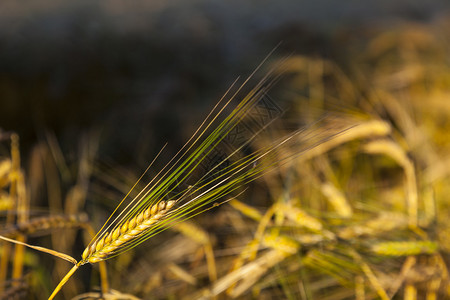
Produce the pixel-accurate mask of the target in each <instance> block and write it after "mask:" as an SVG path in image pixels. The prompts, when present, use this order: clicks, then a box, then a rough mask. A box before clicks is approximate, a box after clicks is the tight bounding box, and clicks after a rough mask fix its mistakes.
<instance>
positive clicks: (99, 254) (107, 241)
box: [82, 201, 176, 263]
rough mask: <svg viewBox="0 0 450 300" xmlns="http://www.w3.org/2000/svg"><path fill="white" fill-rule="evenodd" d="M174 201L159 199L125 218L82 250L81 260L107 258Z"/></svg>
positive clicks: (163, 213)
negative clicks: (132, 215)
mask: <svg viewBox="0 0 450 300" xmlns="http://www.w3.org/2000/svg"><path fill="white" fill-rule="evenodd" d="M175 202H176V201H161V202H160V203H158V204H155V205H153V206H150V207H148V208H147V209H145V210H143V211H142V212H140V213H139V214H137V215H136V216H134V217H133V218H131V219H128V220H125V221H124V222H122V223H120V224H119V225H117V226H116V227H115V229H113V230H111V231H110V232H109V233H108V232H106V233H105V234H103V235H102V236H101V238H100V239H98V240H97V241H95V242H94V243H92V245H90V246H88V247H87V248H86V249H85V250H84V252H83V256H82V258H83V260H82V261H83V262H84V263H87V262H90V263H96V262H99V261H102V260H105V259H106V258H108V256H111V255H113V254H114V252H115V251H116V250H117V249H119V248H120V247H122V246H124V245H125V244H126V243H127V242H129V241H131V240H132V239H134V238H136V237H139V236H141V235H142V234H143V233H144V232H146V231H147V229H149V228H150V227H152V226H153V225H154V224H155V223H157V222H158V221H159V220H160V219H161V218H162V217H164V216H165V214H166V213H167V212H168V211H169V210H170V209H171V208H172V207H173V206H174V205H175Z"/></svg>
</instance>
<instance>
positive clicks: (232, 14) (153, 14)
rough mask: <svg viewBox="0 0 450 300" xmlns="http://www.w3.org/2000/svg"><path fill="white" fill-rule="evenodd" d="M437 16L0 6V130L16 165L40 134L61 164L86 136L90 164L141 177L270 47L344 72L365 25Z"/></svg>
mask: <svg viewBox="0 0 450 300" xmlns="http://www.w3.org/2000/svg"><path fill="white" fill-rule="evenodd" d="M449 7H450V3H449V2H448V1H445V0H433V1H412V0H404V1H387V0H386V1H339V2H335V1H329V0H320V1H293V0H284V1H247V2H242V1H205V0H201V1H131V2H125V1H113V0H110V1H56V0H44V1H36V0H33V1H21V2H17V1H2V2H1V3H0V128H3V130H6V131H15V132H17V133H18V134H19V135H20V137H21V149H22V151H23V152H24V154H25V157H26V153H27V152H28V150H29V149H30V147H32V145H34V144H35V143H36V142H37V141H38V140H39V139H42V138H43V136H44V133H45V132H46V131H50V132H54V133H55V134H56V137H57V138H58V140H59V141H60V143H61V146H62V148H63V151H64V152H65V153H70V151H71V150H73V149H74V148H76V145H77V143H78V142H79V139H80V136H81V134H82V133H83V132H88V131H91V130H96V131H99V132H100V156H101V157H102V158H109V159H112V160H114V161H117V162H121V163H129V162H131V161H135V162H134V163H137V164H140V165H145V164H146V163H148V162H149V160H150V158H151V157H152V156H153V155H154V153H155V151H157V150H158V149H159V147H160V146H161V145H163V144H164V142H166V141H171V140H173V139H180V140H183V139H185V138H186V137H187V136H188V135H189V133H191V132H192V130H193V129H194V128H195V126H196V124H199V122H200V121H201V119H202V118H203V117H204V116H205V113H206V111H207V110H208V109H209V108H210V107H212V105H213V104H214V103H215V102H216V101H217V100H218V99H219V98H220V96H221V95H222V94H223V93H224V92H225V90H226V89H227V87H228V86H229V85H230V84H231V83H232V81H233V80H234V79H235V78H236V77H237V76H238V75H243V76H245V75H247V74H249V73H250V72H251V71H252V70H253V69H254V68H255V66H256V65H257V64H258V63H259V62H260V61H261V60H262V59H263V58H264V57H265V56H266V55H267V54H268V53H269V52H270V51H271V50H272V49H273V48H274V47H275V46H276V45H277V44H278V43H279V42H282V44H281V46H280V47H279V48H278V50H277V52H276V55H277V56H278V55H280V56H281V55H284V54H290V53H300V54H308V55H313V56H314V55H316V56H321V57H326V58H329V59H332V60H336V61H339V60H340V59H342V60H345V59H344V58H343V57H345V43H347V42H348V41H349V40H352V39H353V38H354V37H361V36H364V35H365V34H367V31H366V29H367V28H371V26H372V25H374V24H377V26H380V25H381V26H391V25H392V24H395V23H396V22H399V21H401V20H408V21H413V22H431V21H433V20H434V19H435V18H438V17H441V16H442V15H444V14H445V12H446V11H448V8H449ZM176 147H177V143H174V144H173V149H172V150H175V149H176ZM169 148H170V146H169ZM136 153H140V154H139V155H137V156H136ZM136 160H137V161H136Z"/></svg>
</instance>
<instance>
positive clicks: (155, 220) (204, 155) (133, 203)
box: [0, 54, 348, 300]
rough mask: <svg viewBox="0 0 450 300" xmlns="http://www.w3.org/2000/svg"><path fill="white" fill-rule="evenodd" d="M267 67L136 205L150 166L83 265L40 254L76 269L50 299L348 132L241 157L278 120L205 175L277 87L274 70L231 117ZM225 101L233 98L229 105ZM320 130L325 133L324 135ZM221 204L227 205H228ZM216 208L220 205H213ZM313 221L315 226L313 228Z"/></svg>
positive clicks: (298, 135) (311, 132)
mask: <svg viewBox="0 0 450 300" xmlns="http://www.w3.org/2000/svg"><path fill="white" fill-rule="evenodd" d="M269 55H270V54H269ZM264 61H265V60H264ZM264 61H263V62H262V63H261V64H260V66H258V67H257V68H256V70H255V71H254V72H253V73H252V74H251V75H250V76H249V77H248V78H247V80H245V81H244V83H243V84H242V85H241V86H240V87H239V88H238V89H237V91H236V92H235V93H234V94H231V96H230V95H229V94H230V93H231V88H230V89H229V90H228V91H227V92H226V93H225V95H224V97H223V98H222V99H221V100H219V102H218V103H217V104H216V105H215V106H214V108H213V109H212V111H211V112H210V113H209V115H208V116H207V117H206V118H205V120H204V121H203V123H202V124H201V125H200V127H199V128H198V129H197V131H195V132H194V134H193V135H192V137H191V138H190V139H189V140H188V141H187V142H186V144H185V145H184V146H183V147H182V148H181V149H180V150H179V152H178V153H177V154H176V155H175V156H174V157H173V158H172V159H171V160H170V161H169V162H168V163H167V164H166V166H165V167H164V168H163V169H162V170H161V171H160V172H159V173H157V174H156V176H154V177H153V179H152V180H151V181H150V182H149V183H148V184H147V185H146V186H145V187H144V188H142V189H141V190H140V192H139V193H138V194H137V195H136V196H135V197H134V198H133V199H131V198H130V197H129V195H130V193H131V192H132V191H133V189H134V188H135V187H136V186H137V184H138V183H139V182H140V181H141V179H142V178H143V176H144V175H145V174H146V172H147V171H148V169H149V168H150V167H151V166H152V165H153V162H154V161H155V160H154V161H153V162H152V163H151V164H150V166H149V167H148V168H147V170H146V171H145V172H144V174H143V175H142V176H141V178H140V179H139V180H138V182H137V183H136V184H135V185H134V186H133V187H132V189H131V190H130V192H129V193H128V194H127V195H126V196H125V197H124V199H123V200H122V201H121V202H120V203H119V205H118V206H117V207H116V209H115V210H114V212H113V213H112V214H111V215H110V217H109V218H108V220H107V221H106V222H105V224H104V225H103V227H102V228H101V229H100V230H99V231H98V233H97V234H96V235H95V236H94V238H93V239H92V240H91V242H90V243H89V244H88V246H87V247H86V249H85V250H84V252H83V254H82V258H81V260H80V261H78V262H77V261H76V260H75V259H73V258H72V257H70V256H68V255H65V254H62V253H59V252H56V251H53V250H49V249H42V250H40V251H44V252H47V253H51V254H53V255H56V256H59V257H61V258H64V259H66V260H68V261H70V262H72V263H74V266H73V267H72V269H71V270H70V271H69V272H68V273H67V274H66V275H65V276H64V278H63V279H62V280H61V281H60V283H59V284H58V285H57V287H56V288H55V290H54V291H53V293H52V294H51V295H50V297H49V300H51V299H53V298H54V297H55V295H56V294H57V293H58V292H59V290H60V289H61V288H62V286H63V285H64V284H65V283H66V282H67V281H68V280H69V278H70V277H71V276H72V275H73V274H74V273H75V272H76V270H77V269H78V268H79V267H80V266H82V265H84V264H86V263H97V262H102V261H104V260H106V259H109V258H112V257H114V256H117V255H119V254H121V253H123V252H125V251H127V250H130V249H132V248H133V247H135V246H137V245H138V244H140V243H142V242H144V241H146V240H147V239H149V238H150V237H152V236H154V235H155V234H158V233H159V232H161V231H163V230H165V229H167V228H170V227H171V226H174V225H176V224H177V223H179V222H181V221H184V220H186V219H189V218H191V217H193V216H195V215H197V214H200V213H202V212H204V211H206V210H208V209H210V208H212V207H214V206H216V205H217V204H220V203H217V202H216V201H218V200H221V199H224V197H225V196H229V195H230V194H231V193H233V192H238V190H239V189H240V188H241V187H243V186H245V185H246V184H248V183H249V182H251V181H254V180H255V179H257V178H259V177H261V176H263V175H264V174H266V173H267V172H269V171H270V170H272V169H273V168H274V167H275V166H279V165H281V164H283V163H286V162H287V161H289V160H292V159H293V158H295V157H298V156H300V155H302V154H304V153H306V152H307V151H309V150H311V149H313V148H315V147H317V146H318V145H321V144H322V143H324V142H325V141H329V140H330V139H331V138H333V137H335V136H337V135H338V134H340V133H342V132H343V131H345V130H347V129H348V127H347V128H343V127H342V126H334V128H330V127H329V126H322V127H320V126H321V125H323V124H319V122H317V123H316V124H314V127H311V128H306V129H305V128H302V129H299V130H296V131H294V132H292V133H290V134H288V135H287V136H284V137H282V138H280V139H277V140H272V141H270V142H269V143H266V144H265V145H263V146H261V148H260V149H258V150H252V151H253V152H251V153H250V154H244V155H243V156H241V152H242V151H241V150H243V149H244V148H245V147H247V146H248V145H249V144H250V143H252V142H253V141H254V140H255V139H256V137H257V136H259V135H260V134H261V133H262V132H263V131H264V130H265V129H266V128H267V127H268V126H269V125H270V124H271V123H272V122H273V121H274V120H275V119H276V117H275V118H273V119H270V121H269V122H267V123H265V124H263V126H262V127H260V128H259V129H258V130H256V132H255V131H253V132H252V133H251V136H250V137H249V138H247V139H246V140H245V142H244V143H242V144H240V145H238V146H237V147H235V150H234V151H232V153H231V154H228V156H227V157H225V158H223V157H221V159H220V161H219V162H218V163H217V164H215V165H213V166H209V168H207V169H206V170H205V169H203V170H202V169H201V163H202V162H207V161H208V155H210V154H212V153H213V151H214V150H217V149H218V148H220V146H219V144H220V143H221V142H222V141H223V140H224V139H225V138H226V137H227V136H229V134H230V133H232V132H233V130H238V129H239V128H237V127H238V125H242V122H243V120H244V119H245V118H246V117H247V116H248V115H249V113H250V112H251V111H252V109H253V108H255V106H256V105H257V104H258V102H259V101H260V100H261V99H262V98H263V97H264V96H265V95H266V93H267V91H268V90H269V89H270V88H271V86H272V85H273V84H274V83H275V82H276V81H277V79H278V76H279V75H276V76H275V75H274V74H275V72H274V71H275V69H272V70H271V71H269V72H268V74H267V75H266V76H265V77H264V78H263V79H262V80H261V81H260V82H259V83H258V84H257V85H256V86H255V87H254V88H253V89H252V90H251V91H250V92H248V94H246V96H245V97H243V99H242V100H241V101H240V102H239V103H238V104H237V106H236V107H235V108H234V109H233V110H232V111H231V113H229V114H227V115H225V111H226V108H227V107H228V106H229V104H230V103H231V101H232V100H233V99H235V98H237V97H238V95H239V93H240V92H241V91H242V89H243V88H244V86H245V85H246V84H247V83H248V81H249V80H250V78H252V77H253V75H254V74H255V72H256V71H257V70H258V69H259V68H260V67H261V66H262V64H263V63H264ZM280 66H281V65H278V66H277V67H280ZM233 85H234V84H233ZM233 85H232V87H233ZM225 97H227V98H228V100H227V101H223V100H224V99H225ZM324 120H325V119H322V120H321V121H324ZM319 128H320V129H321V130H318V129H319ZM287 147H295V149H296V150H295V152H294V153H293V152H291V151H285V150H287V149H286V148H287ZM163 149H164V148H163ZM163 149H162V150H163ZM162 150H161V151H162ZM161 151H160V153H161ZM160 153H159V154H160ZM159 154H158V155H157V157H158V156H159ZM157 157H156V158H157ZM156 158H155V159H156ZM199 169H200V171H202V173H203V174H202V175H201V177H200V179H197V180H194V184H192V185H189V186H188V187H187V188H185V189H184V190H181V191H178V192H177V190H178V189H179V187H180V183H190V182H189V181H190V178H191V176H192V175H193V174H195V173H196V172H198V171H199ZM125 200H127V202H125ZM128 200H129V201H128ZM221 201H222V202H221V203H224V202H225V201H228V200H221ZM212 203H214V205H211V204H212ZM303 217H304V216H303ZM311 220H312V219H311ZM311 220H309V221H310V223H311V222H312V221H311ZM314 225H315V226H313V227H314V228H318V227H319V230H320V226H321V224H320V223H317V224H316V223H314ZM0 238H3V239H5V240H7V241H12V240H10V239H7V238H5V237H1V236H0ZM16 243H18V242H16ZM18 244H20V245H25V246H30V247H32V248H34V249H38V250H39V249H40V247H36V246H31V245H28V244H25V243H18Z"/></svg>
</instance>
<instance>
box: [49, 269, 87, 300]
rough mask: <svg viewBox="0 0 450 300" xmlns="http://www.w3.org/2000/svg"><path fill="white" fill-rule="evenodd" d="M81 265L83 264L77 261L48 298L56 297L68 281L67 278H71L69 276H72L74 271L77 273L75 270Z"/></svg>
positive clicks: (50, 299)
mask: <svg viewBox="0 0 450 300" xmlns="http://www.w3.org/2000/svg"><path fill="white" fill-rule="evenodd" d="M80 265H81V264H80V263H77V264H76V265H74V266H73V268H72V269H70V271H69V272H67V274H66V276H64V278H63V279H62V280H61V281H60V282H59V283H58V285H57V286H56V288H55V289H54V290H53V293H52V294H51V295H50V297H48V300H52V299H53V298H55V296H56V294H57V293H58V292H59V290H61V288H62V287H63V285H64V284H65V283H66V282H67V280H69V278H70V277H72V275H73V273H75V271H76V270H77V269H78V268H79V267H80Z"/></svg>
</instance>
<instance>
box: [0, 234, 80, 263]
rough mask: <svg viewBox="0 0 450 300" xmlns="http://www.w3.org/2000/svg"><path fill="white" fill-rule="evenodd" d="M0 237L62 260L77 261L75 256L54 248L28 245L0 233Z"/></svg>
mask: <svg viewBox="0 0 450 300" xmlns="http://www.w3.org/2000/svg"><path fill="white" fill-rule="evenodd" d="M0 239H2V240H4V241H7V242H10V243H14V244H18V245H22V246H27V247H29V248H31V249H34V250H37V251H40V252H45V253H48V254H51V255H53V256H56V257H59V258H62V259H64V260H67V261H68V262H71V263H73V264H76V263H77V260H76V259H75V258H73V257H71V256H70V255H67V254H64V253H61V252H58V251H55V250H51V249H47V248H44V247H39V246H33V245H29V244H27V243H22V242H19V241H16V240H12V239H9V238H7V237H4V236H1V235H0Z"/></svg>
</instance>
